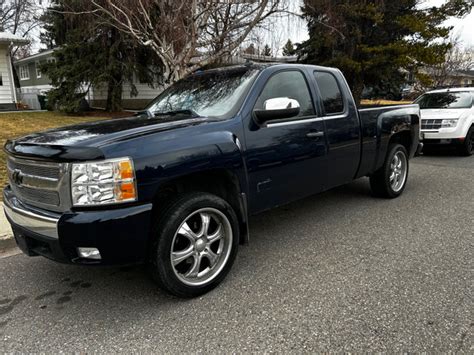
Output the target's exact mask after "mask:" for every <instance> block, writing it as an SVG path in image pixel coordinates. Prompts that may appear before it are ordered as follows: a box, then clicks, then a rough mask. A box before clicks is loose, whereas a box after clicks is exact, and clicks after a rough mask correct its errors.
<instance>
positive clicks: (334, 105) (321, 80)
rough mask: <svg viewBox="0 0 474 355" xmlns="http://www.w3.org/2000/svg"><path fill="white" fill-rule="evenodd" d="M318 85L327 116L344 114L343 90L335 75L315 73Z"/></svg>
mask: <svg viewBox="0 0 474 355" xmlns="http://www.w3.org/2000/svg"><path fill="white" fill-rule="evenodd" d="M314 77H315V78H316V84H318V87H319V91H320V92H321V98H322V101H323V108H324V112H325V114H326V115H336V114H340V113H343V112H344V99H343V96H342V91H341V88H340V87H339V84H338V83H337V79H336V77H335V76H334V75H332V74H331V73H328V72H321V71H317V72H314Z"/></svg>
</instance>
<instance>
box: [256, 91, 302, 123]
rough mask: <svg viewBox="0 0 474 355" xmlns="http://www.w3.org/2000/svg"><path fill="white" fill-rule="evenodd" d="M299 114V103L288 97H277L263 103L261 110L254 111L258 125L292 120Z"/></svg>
mask: <svg viewBox="0 0 474 355" xmlns="http://www.w3.org/2000/svg"><path fill="white" fill-rule="evenodd" d="M299 114H300V103H299V102H298V101H297V100H294V99H290V98H288V97H277V98H274V99H269V100H267V101H265V102H264V104H263V110H254V115H255V118H256V121H257V123H258V124H263V123H265V122H267V121H273V120H281V119H284V118H292V117H295V116H298V115H299Z"/></svg>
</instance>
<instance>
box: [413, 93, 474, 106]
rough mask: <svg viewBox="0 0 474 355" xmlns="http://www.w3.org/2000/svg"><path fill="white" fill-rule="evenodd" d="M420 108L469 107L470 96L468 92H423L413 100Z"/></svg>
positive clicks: (470, 102)
mask: <svg viewBox="0 0 474 355" xmlns="http://www.w3.org/2000/svg"><path fill="white" fill-rule="evenodd" d="M415 104H419V105H420V108H421V109H430V108H438V109H439V108H471V106H472V97H471V93H469V92H441V93H432V94H425V95H423V96H421V97H420V98H419V99H418V100H416V101H415Z"/></svg>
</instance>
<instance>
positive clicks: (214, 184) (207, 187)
mask: <svg viewBox="0 0 474 355" xmlns="http://www.w3.org/2000/svg"><path fill="white" fill-rule="evenodd" d="M188 192H207V193H210V194H213V195H216V196H218V197H220V198H222V199H223V200H225V201H227V203H229V204H230V205H231V207H232V208H233V209H234V211H235V213H236V215H237V218H238V220H239V224H240V242H241V244H245V243H247V242H248V237H249V235H248V211H247V195H246V193H245V191H244V188H243V186H242V183H241V181H240V179H239V177H238V174H237V173H236V172H234V171H232V170H230V169H212V170H206V171H200V172H194V173H190V174H187V175H184V176H180V177H177V178H174V179H171V180H168V181H167V182H165V183H163V184H162V185H161V186H159V188H158V190H157V191H156V193H155V196H154V198H153V201H152V202H153V210H154V215H157V214H160V212H161V210H162V208H164V207H165V206H166V205H167V204H168V202H169V201H171V200H172V199H174V198H175V197H176V196H178V195H181V194H183V193H188Z"/></svg>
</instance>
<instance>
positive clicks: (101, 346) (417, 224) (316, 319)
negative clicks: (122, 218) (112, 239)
mask: <svg viewBox="0 0 474 355" xmlns="http://www.w3.org/2000/svg"><path fill="white" fill-rule="evenodd" d="M473 177H474V157H470V158H464V157H459V156H456V155H450V154H441V155H435V156H427V157H420V158H417V159H415V160H413V161H412V164H411V171H410V178H409V182H408V186H407V188H406V190H405V193H404V194H403V195H402V197H401V198H399V199H396V200H383V199H377V198H374V197H372V196H371V195H370V188H369V183H368V179H361V180H359V181H356V182H354V183H352V184H350V185H348V186H344V187H341V188H337V189H335V190H332V191H329V192H326V193H324V194H322V195H319V196H314V197H310V198H307V199H305V200H303V201H300V202H297V203H293V204H291V205H289V206H285V207H282V208H279V209H277V210H274V211H271V212H267V213H264V214H262V215H259V216H256V217H253V218H252V220H251V235H250V244H249V245H248V246H242V247H241V248H240V250H239V255H238V257H237V260H236V262H235V264H234V267H233V269H232V271H231V272H230V274H229V276H228V277H227V279H226V280H225V281H224V282H223V284H222V285H221V286H220V287H218V288H217V289H215V290H214V291H212V292H211V293H209V294H207V295H205V296H203V297H200V298H198V299H194V300H179V299H176V298H173V297H171V296H168V295H166V294H164V293H162V292H161V291H160V290H159V289H157V287H156V286H155V285H154V283H153V282H152V281H151V279H150V278H149V277H148V275H147V273H146V272H145V268H144V267H140V266H136V267H122V268H87V267H78V266H69V265H60V264H56V263H54V262H51V261H48V260H46V259H44V258H28V257H26V256H24V255H22V254H18V255H14V256H9V257H4V258H2V259H0V285H1V288H0V352H7V353H8V352H59V351H64V352H81V353H83V352H92V351H99V352H117V351H123V352H131V351H147V352H159V353H178V352H185V353H190V352H192V353H194V352H225V353H231V352H237V353H239V352H260V351H261V352H263V351H265V352H309V351H311V352H313V351H352V352H362V351H372V352H376V351H390V352H408V351H409V352H415V351H416V352H419V351H436V352H446V351H453V352H454V351H459V352H473V351H474V338H473V330H474V314H473V310H474V294H473V286H474V274H473V272H474V262H473V260H474V257H473V254H474V253H473V252H474V235H473V234H474V228H473V222H474V220H473V219H474V183H473Z"/></svg>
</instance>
